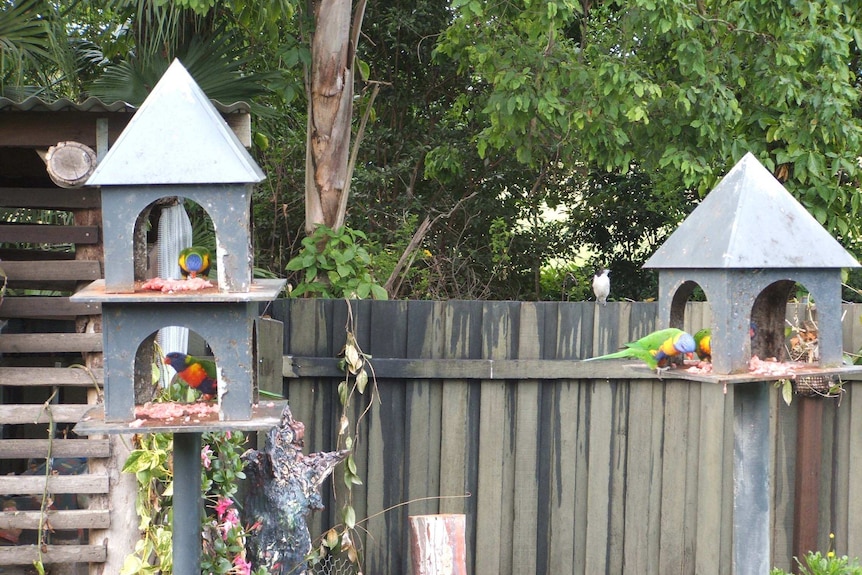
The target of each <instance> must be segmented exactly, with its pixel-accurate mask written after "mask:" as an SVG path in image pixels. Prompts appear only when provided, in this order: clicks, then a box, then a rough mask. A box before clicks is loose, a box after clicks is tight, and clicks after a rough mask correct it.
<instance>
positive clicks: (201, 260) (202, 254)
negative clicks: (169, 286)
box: [178, 246, 210, 278]
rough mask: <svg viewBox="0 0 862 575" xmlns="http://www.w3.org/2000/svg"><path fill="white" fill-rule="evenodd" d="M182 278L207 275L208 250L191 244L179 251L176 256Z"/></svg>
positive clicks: (208, 266) (208, 269) (208, 265)
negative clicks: (178, 254) (178, 255)
mask: <svg viewBox="0 0 862 575" xmlns="http://www.w3.org/2000/svg"><path fill="white" fill-rule="evenodd" d="M178 262H179V264H180V271H181V272H182V274H183V278H187V277H192V278H195V277H197V276H199V275H200V276H202V277H204V278H206V277H207V274H209V271H210V251H209V250H208V249H206V248H202V247H200V246H192V247H190V248H186V249H184V250H183V251H181V252H180V257H179V258H178Z"/></svg>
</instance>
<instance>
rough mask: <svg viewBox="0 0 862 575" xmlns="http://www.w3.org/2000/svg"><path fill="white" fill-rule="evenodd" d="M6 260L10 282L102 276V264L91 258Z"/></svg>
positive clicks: (6, 270) (77, 279)
mask: <svg viewBox="0 0 862 575" xmlns="http://www.w3.org/2000/svg"><path fill="white" fill-rule="evenodd" d="M58 260H59V261H50V260H49V261H41V260H35V261H4V262H3V271H4V272H6V275H7V276H8V278H9V282H10V283H12V282H16V281H33V282H36V281H42V282H50V281H82V280H83V281H93V280H97V279H99V278H101V277H102V264H101V263H99V262H97V261H91V260H72V261H69V260H62V259H60V258H59V257H58Z"/></svg>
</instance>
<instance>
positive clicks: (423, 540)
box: [409, 514, 467, 575]
mask: <svg viewBox="0 0 862 575" xmlns="http://www.w3.org/2000/svg"><path fill="white" fill-rule="evenodd" d="M409 520H410V556H411V570H412V575H467V544H466V535H465V534H466V529H467V517H466V516H465V515H462V514H444V515H411V516H410V517H409Z"/></svg>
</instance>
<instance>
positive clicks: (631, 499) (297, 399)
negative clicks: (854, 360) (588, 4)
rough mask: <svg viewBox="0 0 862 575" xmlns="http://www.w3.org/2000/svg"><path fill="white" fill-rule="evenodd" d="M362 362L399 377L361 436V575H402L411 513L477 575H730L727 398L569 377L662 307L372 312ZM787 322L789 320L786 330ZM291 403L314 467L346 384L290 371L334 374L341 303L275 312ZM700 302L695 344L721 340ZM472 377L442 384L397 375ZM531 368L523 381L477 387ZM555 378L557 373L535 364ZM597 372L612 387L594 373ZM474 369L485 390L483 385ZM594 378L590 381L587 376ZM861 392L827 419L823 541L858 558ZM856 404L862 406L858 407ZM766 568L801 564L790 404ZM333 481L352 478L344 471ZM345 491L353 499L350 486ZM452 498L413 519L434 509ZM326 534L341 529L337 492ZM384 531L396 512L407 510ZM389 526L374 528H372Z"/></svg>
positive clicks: (778, 424) (720, 392) (851, 342)
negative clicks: (568, 366)
mask: <svg viewBox="0 0 862 575" xmlns="http://www.w3.org/2000/svg"><path fill="white" fill-rule="evenodd" d="M353 306H354V307H353V317H354V319H355V320H356V331H355V334H356V336H357V338H358V341H359V344H360V346H361V347H362V349H363V351H365V352H366V353H369V354H371V355H372V356H373V358H372V360H371V361H372V364H374V362H375V360H377V361H379V362H381V364H386V362H387V361H391V362H392V363H389V364H386V365H387V366H388V367H391V368H393V370H394V371H389V373H390V374H391V373H398V371H397V370H399V369H403V371H402V372H401V373H403V374H404V378H397V379H396V378H392V377H391V376H390V377H389V378H387V379H380V380H379V381H378V384H379V388H380V398H381V404H380V405H375V407H374V409H373V410H372V414H371V416H370V419H369V420H367V421H366V422H365V423H364V425H363V429H364V430H365V431H364V434H363V437H362V440H361V445H362V448H361V451H360V461H359V465H360V473H361V475H362V477H363V478H364V479H365V486H363V487H358V488H356V489H355V490H354V497H355V500H354V507H355V508H356V509H357V514H358V516H359V517H363V516H374V518H373V519H372V520H370V521H368V522H367V524H366V525H365V527H367V528H368V532H369V535H368V537H367V538H366V540H365V546H366V553H367V555H366V559H367V564H366V572H370V573H398V572H402V573H404V572H408V563H407V561H408V558H407V552H406V550H407V530H406V528H405V524H406V523H405V522H406V517H407V515H408V514H418V513H435V512H453V513H465V514H466V515H467V524H468V534H467V535H468V537H467V540H468V569H469V571H470V572H474V573H500V574H510V573H511V574H515V573H518V574H520V573H554V574H569V573H571V574H573V575H574V574H577V575H595V574H602V573H607V574H617V573H637V574H656V575H664V574H667V573H673V574H675V575H676V574H680V575H685V574H695V573H698V574H715V575H725V574H727V575H729V574H730V573H731V544H732V541H731V526H732V497H733V485H732V454H733V425H732V423H733V420H732V418H733V397H734V392H733V386H728V387H727V389H725V388H724V387H723V386H719V385H716V384H712V383H696V382H690V381H681V380H674V379H667V378H665V379H662V380H658V379H654V378H649V379H641V378H638V379H613V378H610V379H608V378H604V377H603V378H601V379H572V378H571V377H567V376H566V374H565V371H564V367H562V366H564V365H565V364H562V363H561V362H560V360H572V359H582V358H586V357H591V356H593V355H594V354H597V353H604V352H606V351H610V350H612V349H615V348H616V347H617V346H619V345H620V344H621V343H623V342H625V341H630V340H632V339H635V338H637V337H640V336H642V335H644V334H645V333H648V332H649V331H651V330H653V329H654V328H655V327H656V325H655V321H656V320H655V316H656V311H657V306H656V305H655V304H650V303H616V304H608V306H607V307H606V308H603V307H596V306H595V305H594V304H593V303H588V302H543V303H528V302H522V303H515V302H463V301H447V302H413V301H411V302H358V303H355V304H353ZM845 309H846V311H847V315H846V318H845V321H844V326H845V333H844V336H845V347H846V349H848V350H858V349H859V348H860V347H862V329H860V328H859V327H858V326H859V325H860V322H859V318H860V316H862V306H852V305H847V306H845ZM790 313H791V311H789V314H790ZM273 317H275V318H276V319H279V320H282V321H284V322H285V330H286V332H285V355H286V356H292V358H286V361H285V366H286V367H285V375H286V378H285V388H286V392H287V394H288V397H289V399H290V404H291V407H292V409H293V411H294V415H295V416H296V417H297V419H299V420H301V421H304V422H306V425H307V427H306V440H307V445H308V447H309V449H310V450H312V451H317V450H328V449H331V448H332V447H333V445H334V443H333V442H334V439H335V431H334V430H335V429H337V423H338V415H339V410H338V399H337V392H336V386H337V383H338V378H330V379H327V378H323V377H320V378H315V379H312V378H307V377H306V378H301V377H295V375H297V374H296V372H295V371H293V368H291V367H290V366H291V364H292V362H295V364H302V362H303V360H302V358H304V357H305V358H320V357H334V356H335V355H337V354H338V352H339V350H340V349H341V348H342V346H343V344H344V325H345V320H346V317H347V312H346V304H345V303H344V302H342V301H312V300H286V301H279V302H276V304H275V306H274V308H273ZM709 318H710V315H709V308H708V306H706V305H705V304H697V303H691V304H689V306H688V309H687V313H686V325H685V327H686V329H688V330H689V331H695V330H696V329H698V328H699V327H701V326H704V325H708V324H709ZM404 357H409V358H422V359H426V360H434V359H446V360H457V359H470V360H474V361H475V362H476V363H468V364H466V366H464V365H462V366H461V367H460V368H458V369H456V368H455V367H454V366H452V365H449V367H448V368H447V369H449V371H450V375H451V376H454V377H457V379H437V378H433V376H431V375H429V373H428V371H425V370H421V369H418V368H416V366H415V364H413V363H411V362H402V363H397V362H396V361H395V359H393V358H404ZM488 359H497V360H503V361H506V360H517V359H520V360H525V362H524V363H525V364H527V365H529V366H530V367H529V370H528V371H527V372H517V370H516V369H515V368H514V367H513V365H516V364H512V363H506V369H508V370H509V373H517V374H518V375H517V379H509V380H506V379H503V380H501V379H497V378H496V377H493V378H492V379H482V378H483V377H487V375H488V373H489V372H488V369H493V365H494V364H493V363H488V362H484V361H480V360H488ZM537 359H538V360H552V361H548V362H547V365H548V369H547V370H543V369H542V364H541V362H534V361H532V360H537ZM596 368H597V373H601V369H599V363H597V364H596ZM470 369H474V371H473V373H474V376H470ZM577 372H578V373H583V371H582V370H580V369H579V370H577ZM860 386H862V382H857V381H850V382H847V383H846V384H845V389H846V390H847V391H846V393H845V394H844V396H843V398H842V400H841V402H840V406H839V402H837V401H834V400H825V401H826V402H827V403H826V409H825V414H824V422H823V435H824V445H823V454H822V468H823V471H822V476H823V477H822V479H823V480H822V484H821V489H820V509H821V517H820V518H819V533H820V534H821V539H822V548H824V549H825V548H826V546H827V544H828V534H829V533H830V532H832V533H835V534H836V540H835V544H836V547H837V549H838V550H839V551H840V552H841V553H842V554H843V553H847V554H849V555H851V556H862V492H860V487H859V486H858V485H859V482H858V481H855V480H854V478H858V477H859V476H860V473H862V463H860V462H861V461H862V457H860V456H859V455H858V454H860V453H862V401H860V400H859V399H858V397H862V388H860ZM856 395H858V397H857V399H856V401H854V396H856ZM773 404H774V405H773V410H774V413H775V417H774V418H773V419H774V422H775V423H774V432H775V437H774V439H775V443H774V454H775V460H774V466H773V482H772V487H773V509H774V517H773V521H774V529H773V542H772V551H773V557H772V561H771V563H772V564H773V565H775V566H778V567H782V568H784V569H790V567H791V564H792V559H791V556H790V555H791V551H790V538H791V531H792V526H793V497H794V495H793V489H794V484H793V483H794V468H795V455H794V450H795V442H796V432H797V429H796V416H795V413H796V404H794V405H792V406H790V407H788V406H786V405H784V404H783V402H781V401H780V400H779V397H778V393H777V392H776V394H775V395H774V398H773ZM335 477H340V476H339V474H338V472H336V474H335ZM339 483H340V482H339ZM428 497H431V498H434V497H440V499H438V500H430V501H429V500H425V501H421V502H413V503H410V504H408V505H400V504H402V503H405V502H410V501H415V500H417V499H421V498H428ZM324 499H325V503H326V505H327V510H326V511H325V512H323V513H321V514H319V516H318V517H317V518H316V519H315V522H314V523H313V525H312V531H313V533H321V532H322V531H323V530H324V529H325V528H328V527H329V526H331V525H332V524H335V523H337V522H338V521H339V519H338V517H337V512H336V509H335V505H334V502H333V501H331V497H330V494H329V490H327V489H325V490H324ZM393 506H394V508H392V509H390V510H389V511H386V512H385V513H382V514H380V513H381V512H383V511H384V510H385V509H389V508H391V507H393ZM378 514H380V515H378Z"/></svg>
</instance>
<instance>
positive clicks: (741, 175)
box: [644, 153, 859, 374]
mask: <svg viewBox="0 0 862 575" xmlns="http://www.w3.org/2000/svg"><path fill="white" fill-rule="evenodd" d="M644 267H647V268H653V269H657V270H658V272H659V324H660V325H667V326H672V327H679V328H682V325H683V319H684V312H685V304H686V302H687V301H688V299H689V297H690V296H691V294H692V292H693V291H694V289H695V287H697V286H700V287H701V288H702V289H703V292H704V294H705V295H706V298H707V300H708V301H709V304H710V307H711V309H712V315H713V325H712V326H711V327H712V369H713V373H716V374H732V373H746V372H747V371H748V365H749V360H750V359H751V357H752V355H758V356H759V357H761V358H764V357H776V358H779V359H782V358H783V357H784V339H785V338H784V327H785V317H786V311H787V301H788V297H789V296H790V294H791V293H792V292H793V291H794V290H795V288H796V284H797V283H799V284H802V285H803V286H804V287H805V288H806V289H807V290H808V292H809V294H810V297H811V299H812V300H813V301H814V302H815V304H816V306H817V323H818V326H819V352H820V360H819V361H820V363H819V366H820V367H837V366H840V365H841V361H842V351H843V350H842V339H841V334H842V330H841V269H842V268H853V267H859V263H858V262H857V261H856V259H855V258H853V256H852V255H850V254H849V253H848V252H847V251H846V250H845V249H844V248H843V247H842V246H841V244H839V243H838V242H837V241H836V240H835V239H834V238H833V237H832V236H831V235H829V233H828V232H827V231H826V230H825V229H824V228H823V227H822V226H821V225H820V224H819V223H818V222H817V220H816V219H814V217H813V216H812V215H811V214H810V213H808V211H807V210H806V209H805V208H804V207H803V206H802V204H800V203H799V202H798V201H797V200H796V199H795V198H794V197H793V196H792V195H790V193H788V192H787V190H785V189H784V186H782V185H781V183H780V182H779V181H778V180H776V179H775V177H773V175H772V174H771V173H770V172H769V171H768V170H767V169H766V168H765V167H763V165H762V164H761V163H760V162H758V161H757V159H756V158H755V157H754V155H752V154H751V153H748V154H746V155H745V157H743V158H742V159H741V160H740V161H739V162H738V163H737V164H736V165H735V166H734V167H733V168H732V169H731V170H730V171H729V172H728V173H727V175H726V176H725V177H724V178H723V179H722V180H721V182H719V184H718V185H717V186H716V187H715V188H714V189H713V190H712V191H711V192H710V193H709V194H708V195H707V196H706V197H705V198H704V199H703V201H702V202H701V203H700V204H699V205H698V206H697V208H695V209H694V211H693V212H692V213H691V214H690V215H689V216H688V218H686V219H685V221H684V222H683V223H682V224H680V226H679V228H677V230H676V231H675V232H674V233H673V234H671V236H670V237H669V238H668V239H667V241H665V243H664V244H662V246H661V247H660V248H659V249H658V250H657V251H656V252H655V253H654V254H653V255H652V257H651V258H650V259H649V260H647V262H646V264H645V266H644Z"/></svg>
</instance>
